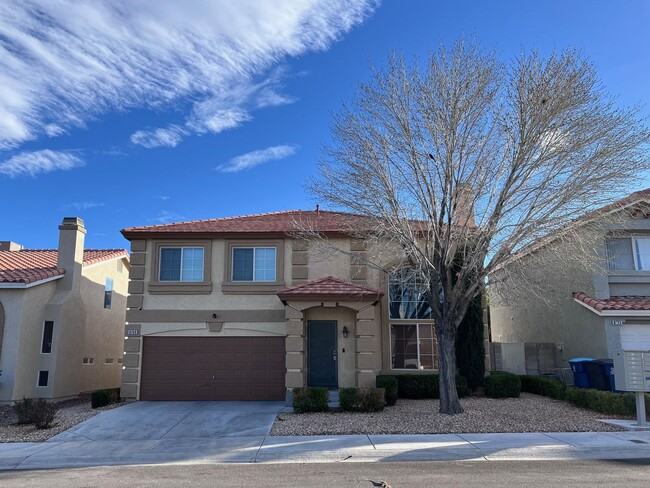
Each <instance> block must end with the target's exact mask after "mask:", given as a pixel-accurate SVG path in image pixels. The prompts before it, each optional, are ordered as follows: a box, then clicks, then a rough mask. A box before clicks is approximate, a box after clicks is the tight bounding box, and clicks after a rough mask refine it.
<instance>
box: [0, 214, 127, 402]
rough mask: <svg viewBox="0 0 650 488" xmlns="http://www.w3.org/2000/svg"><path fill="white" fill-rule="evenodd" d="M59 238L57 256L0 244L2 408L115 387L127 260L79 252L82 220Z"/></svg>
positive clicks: (65, 226) (107, 252) (122, 253)
mask: <svg viewBox="0 0 650 488" xmlns="http://www.w3.org/2000/svg"><path fill="white" fill-rule="evenodd" d="M59 231H60V234H59V248H58V250H57V249H53V250H50V249H48V250H31V249H23V248H22V246H20V245H18V244H16V243H13V242H10V241H4V242H0V370H2V376H0V403H8V402H12V401H15V400H20V399H22V398H23V397H26V398H35V397H41V398H47V399H65V398H70V397H75V396H77V395H79V394H80V393H84V392H89V391H92V390H95V389H100V388H111V387H119V385H120V378H121V374H122V364H121V363H122V355H123V347H124V322H125V312H126V292H127V286H128V268H129V259H128V254H127V252H126V250H124V249H86V250H84V237H85V234H86V229H85V228H84V224H83V221H82V220H81V219H78V218H75V217H71V218H65V219H63V223H62V225H61V226H59Z"/></svg>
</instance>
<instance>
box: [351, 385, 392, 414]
mask: <svg viewBox="0 0 650 488" xmlns="http://www.w3.org/2000/svg"><path fill="white" fill-rule="evenodd" d="M385 404H386V390H384V389H383V388H362V389H361V390H359V405H358V409H359V411H360V412H381V411H382V410H383V409H384V405H385Z"/></svg>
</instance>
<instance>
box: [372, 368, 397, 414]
mask: <svg viewBox="0 0 650 488" xmlns="http://www.w3.org/2000/svg"><path fill="white" fill-rule="evenodd" d="M376 385H377V388H383V389H384V390H385V391H386V394H385V396H386V405H388V406H389V407H392V406H393V405H395V404H396V403H397V376H388V375H382V376H377V383H376Z"/></svg>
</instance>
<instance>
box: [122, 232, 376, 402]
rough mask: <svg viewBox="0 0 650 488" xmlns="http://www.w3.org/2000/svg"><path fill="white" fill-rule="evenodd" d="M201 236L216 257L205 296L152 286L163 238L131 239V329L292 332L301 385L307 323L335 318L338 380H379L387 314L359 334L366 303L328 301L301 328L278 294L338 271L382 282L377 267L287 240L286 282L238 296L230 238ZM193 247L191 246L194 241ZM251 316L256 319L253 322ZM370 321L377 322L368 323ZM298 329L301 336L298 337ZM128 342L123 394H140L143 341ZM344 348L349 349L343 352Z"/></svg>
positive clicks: (293, 365)
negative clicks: (228, 285) (230, 275)
mask: <svg viewBox="0 0 650 488" xmlns="http://www.w3.org/2000/svg"><path fill="white" fill-rule="evenodd" d="M173 240H174V239H172V241H173ZM203 241H204V242H207V243H208V245H209V246H210V248H209V253H208V252H207V251H206V255H208V254H209V256H210V273H209V276H210V280H209V285H210V286H211V288H210V289H209V291H205V288H206V287H205V286H203V291H202V293H183V292H182V290H181V292H179V293H175V292H173V291H172V292H170V293H168V294H160V293H158V290H156V288H155V287H153V288H151V287H150V286H149V283H150V281H151V279H152V267H153V266H154V263H155V261H156V257H155V256H154V253H156V252H157V247H156V246H157V245H158V246H160V242H162V241H161V240H156V239H150V240H146V241H145V240H140V241H138V240H135V241H132V243H131V250H132V252H133V254H132V265H133V266H132V277H131V284H130V287H129V289H130V291H131V296H130V299H129V300H130V301H129V303H130V307H131V308H130V310H129V311H128V312H127V322H128V323H129V325H128V326H127V329H128V328H132V329H133V330H138V331H139V334H140V335H141V336H150V335H166V336H206V337H220V336H233V335H266V336H276V335H281V336H287V335H289V336H291V337H289V338H288V339H287V351H288V355H287V358H288V360H287V368H288V373H287V386H288V387H292V386H299V385H303V384H304V381H305V378H306V376H305V375H304V374H303V373H304V372H305V370H304V368H305V366H306V359H305V355H304V350H305V348H304V344H305V340H306V337H305V333H304V332H305V331H304V327H305V326H304V324H305V323H306V321H307V320H336V321H337V322H338V323H339V339H340V340H339V384H340V385H341V386H353V385H355V384H359V383H360V382H361V383H362V384H363V386H370V384H371V383H372V385H374V375H375V374H376V372H377V371H379V369H381V331H380V330H379V329H380V328H381V318H380V317H379V316H377V320H375V317H374V311H373V316H372V320H370V319H368V318H367V317H366V318H365V319H364V320H365V321H366V322H365V326H364V327H362V330H363V331H364V335H363V336H362V337H361V338H359V337H357V336H356V334H355V332H354V329H355V320H356V313H357V312H356V310H358V309H359V308H360V307H361V305H360V304H355V305H356V309H355V310H351V309H347V308H341V307H336V303H334V304H330V306H328V307H327V308H322V307H321V303H315V304H313V305H309V306H308V307H307V308H313V311H310V312H309V313H306V315H304V316H303V315H300V317H301V318H300V319H299V322H298V323H297V324H298V325H296V323H293V324H290V323H289V322H288V321H287V320H288V318H287V317H288V316H289V315H287V316H285V306H284V304H283V303H282V302H281V300H280V299H279V298H278V297H277V294H276V293H277V290H278V289H279V288H281V287H282V286H287V287H288V286H295V285H298V284H302V283H305V282H307V281H313V280H317V279H320V278H324V277H326V276H335V277H337V278H339V279H343V280H346V281H354V282H356V283H359V284H362V285H368V286H378V284H379V283H378V276H379V274H378V273H377V272H376V271H372V272H366V270H363V269H361V268H362V267H365V266H362V265H361V264H360V263H359V262H358V260H357V262H355V263H352V260H353V258H352V257H350V256H349V255H346V254H340V253H332V252H331V251H330V252H323V249H319V248H318V247H313V245H312V244H309V245H308V244H307V243H305V242H304V241H294V240H292V239H289V238H285V239H284V243H283V248H284V254H283V275H284V279H283V282H282V284H281V285H278V286H276V288H275V289H274V290H270V291H265V292H262V293H255V292H254V291H253V292H252V293H251V292H250V291H249V290H247V291H242V292H241V293H239V294H237V293H233V292H232V291H230V290H227V291H226V292H224V289H222V286H223V284H224V279H225V281H227V277H226V276H225V270H227V269H228V263H227V262H225V259H228V258H229V255H228V253H227V251H226V250H227V249H228V247H227V246H228V242H229V241H228V240H226V239H203ZM237 241H238V242H239V241H243V239H237ZM181 242H182V241H181ZM197 242H198V241H197ZM157 243H158V244H157ZM331 243H332V244H334V245H335V246H339V247H341V248H342V249H344V250H345V251H346V252H352V253H354V254H355V255H357V254H361V253H363V252H365V250H364V248H363V246H361V245H360V244H352V242H351V241H350V239H347V238H333V239H332V240H331ZM250 244H251V245H255V244H256V240H255V239H252V240H250ZM170 245H173V244H170ZM182 245H186V244H182ZM187 245H191V240H189V243H188V244H187ZM204 285H205V284H204ZM370 305H371V304H370V303H366V304H363V306H370ZM314 307H316V308H314ZM287 313H288V312H287ZM366 315H367V313H366ZM213 316H214V317H213ZM315 317H318V318H315ZM253 318H254V320H251V319H253ZM269 319H270V320H269ZM370 323H371V324H372V325H368V324H370ZM344 325H347V327H348V329H349V330H350V336H349V337H348V338H347V339H343V338H342V332H341V331H342V327H343V326H344ZM298 329H299V330H298ZM293 333H295V335H292V334H293ZM294 339H295V340H294ZM357 342H359V343H360V344H361V345H362V349H363V351H362V352H359V351H358V347H356V345H357ZM298 343H300V345H298ZM126 344H127V349H126V350H127V354H126V355H125V366H126V369H125V372H124V373H123V380H124V383H123V392H125V394H126V395H127V396H131V397H137V395H138V390H139V378H140V365H141V361H142V358H141V354H142V344H143V342H142V340H141V339H139V338H137V337H136V338H133V339H128V340H127V341H126ZM293 348H295V349H296V350H293ZM343 349H345V351H346V352H343ZM289 351H290V352H289ZM358 363H359V364H358ZM360 375H361V376H360ZM359 378H361V379H359Z"/></svg>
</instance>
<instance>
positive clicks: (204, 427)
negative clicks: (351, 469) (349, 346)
mask: <svg viewBox="0 0 650 488" xmlns="http://www.w3.org/2000/svg"><path fill="white" fill-rule="evenodd" d="M284 406H285V405H284V402H136V403H131V404H129V405H125V406H123V407H119V408H116V409H114V410H107V411H105V412H102V413H101V414H99V415H96V416H95V417H93V418H91V419H89V420H87V421H85V422H83V423H81V424H78V425H76V426H75V427H72V428H71V429H69V430H67V431H65V432H62V433H61V434H59V435H57V436H54V437H52V438H51V439H50V440H49V441H48V442H62V441H63V442H66V441H82V440H92V441H125V440H179V439H214V438H217V437H265V436H267V435H268V434H269V432H270V430H271V427H272V426H273V421H274V420H275V417H276V415H277V413H278V412H279V411H280V410H281V409H282V408H284Z"/></svg>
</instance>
